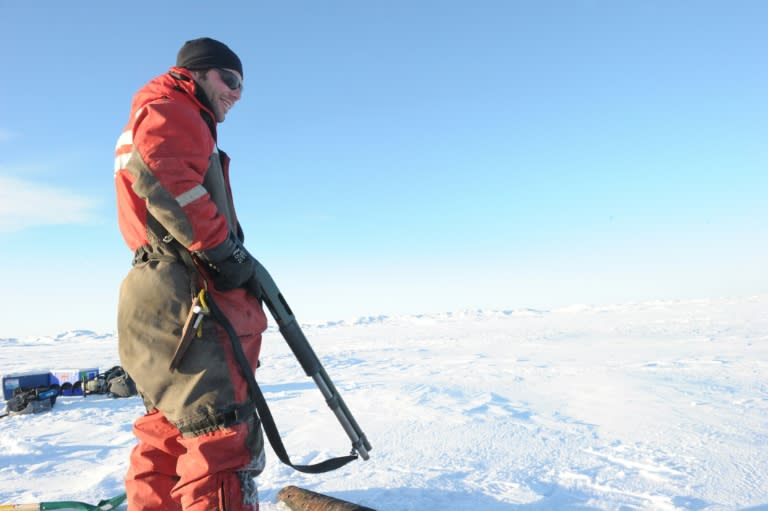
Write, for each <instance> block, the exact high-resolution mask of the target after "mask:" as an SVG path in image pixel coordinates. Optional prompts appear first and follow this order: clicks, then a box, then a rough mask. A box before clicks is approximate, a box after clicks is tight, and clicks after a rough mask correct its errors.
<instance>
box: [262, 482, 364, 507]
mask: <svg viewBox="0 0 768 511" xmlns="http://www.w3.org/2000/svg"><path fill="white" fill-rule="evenodd" d="M277 499H278V500H280V501H282V502H283V503H284V504H285V505H286V506H288V507H289V508H291V510H292V511H376V510H375V509H372V508H370V507H365V506H359V505H357V504H353V503H352V502H347V501H346V500H339V499H336V498H333V497H329V496H328V495H323V494H321V493H315V492H313V491H309V490H305V489H303V488H299V487H297V486H286V487H285V488H283V489H282V490H280V491H279V492H278V494H277Z"/></svg>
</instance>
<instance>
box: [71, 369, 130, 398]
mask: <svg viewBox="0 0 768 511" xmlns="http://www.w3.org/2000/svg"><path fill="white" fill-rule="evenodd" d="M137 393H138V392H137V391H136V384H135V383H134V382H133V380H132V379H131V377H130V376H129V375H128V373H126V372H125V369H123V368H122V367H121V366H115V367H113V368H112V369H110V370H108V371H105V372H103V373H101V374H99V375H98V376H96V377H95V378H92V379H90V380H87V381H86V382H84V390H83V396H87V395H88V394H107V395H108V396H110V397H131V396H135V395H136V394H137Z"/></svg>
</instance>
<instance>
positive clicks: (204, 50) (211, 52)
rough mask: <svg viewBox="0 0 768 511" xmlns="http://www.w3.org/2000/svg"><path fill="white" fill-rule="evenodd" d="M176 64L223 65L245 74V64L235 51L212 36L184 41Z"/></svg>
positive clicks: (181, 65)
mask: <svg viewBox="0 0 768 511" xmlns="http://www.w3.org/2000/svg"><path fill="white" fill-rule="evenodd" d="M176 66H177V67H185V68H187V69H210V68H212V67H221V68H226V69H234V70H235V71H237V72H238V73H240V76H243V65H242V64H241V63H240V58H239V57H238V56H237V55H235V52H233V51H232V50H230V49H229V47H228V46H227V45H226V44H224V43H221V42H219V41H217V40H215V39H211V38H210V37H201V38H199V39H193V40H191V41H187V42H186V43H184V46H182V47H181V49H180V50H179V54H178V55H177V56H176ZM243 78H245V77H244V76H243Z"/></svg>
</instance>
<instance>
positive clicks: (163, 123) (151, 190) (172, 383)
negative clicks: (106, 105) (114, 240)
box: [115, 38, 267, 511]
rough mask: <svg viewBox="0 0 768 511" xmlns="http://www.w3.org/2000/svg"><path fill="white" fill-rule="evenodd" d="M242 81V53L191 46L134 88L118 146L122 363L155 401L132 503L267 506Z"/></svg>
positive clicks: (142, 424) (132, 483) (196, 509)
mask: <svg viewBox="0 0 768 511" xmlns="http://www.w3.org/2000/svg"><path fill="white" fill-rule="evenodd" d="M242 87H243V68H242V64H241V62H240V59H239V58H238V56H237V55H236V54H235V53H234V52H233V51H232V50H231V49H230V48H229V47H227V46H226V45H225V44H223V43H221V42H219V41H216V40H214V39H210V38H200V39H195V40H192V41H188V42H186V43H185V44H184V45H183V46H182V48H181V49H180V51H179V53H178V56H177V61H176V66H174V67H172V68H171V69H170V70H169V72H168V73H166V74H163V75H161V76H158V77H156V78H154V79H153V80H151V81H150V82H149V83H147V84H146V85H145V86H144V87H142V88H141V90H139V92H138V93H137V94H136V95H135V96H134V98H133V103H132V106H131V113H130V117H129V121H128V124H127V126H126V128H125V130H124V132H123V133H122V135H121V136H120V138H119V140H118V143H117V148H116V162H115V181H116V190H117V208H118V221H119V225H120V230H121V232H122V234H123V237H124V239H125V241H126V243H127V245H128V247H129V248H130V249H131V250H132V251H134V252H135V257H134V261H133V267H132V269H131V270H130V272H129V273H128V275H127V276H126V278H125V280H124V281H123V284H122V286H121V288H120V303H119V310H118V337H119V351H120V362H121V364H122V366H123V367H124V368H125V369H126V371H127V372H128V373H129V374H130V375H131V377H132V378H133V379H134V380H135V382H136V385H137V388H138V390H139V392H140V393H141V396H142V398H143V399H144V404H145V406H146V408H147V414H146V415H145V416H143V417H141V418H139V419H138V420H137V421H136V422H135V424H134V426H133V432H134V434H135V436H136V437H137V439H138V444H137V445H136V447H135V448H134V449H133V451H132V453H131V458H130V467H129V470H128V474H127V476H126V491H127V494H128V509H129V511H155V510H157V511H160V510H163V511H167V510H186V511H211V510H224V509H226V510H227V511H233V510H251V511H252V510H258V494H257V491H256V483H255V482H254V477H255V476H256V475H258V474H259V473H260V472H261V471H262V470H263V467H264V442H263V437H262V433H261V426H260V423H259V420H258V418H257V417H256V415H255V413H254V408H253V404H252V400H251V398H250V396H249V393H248V383H247V380H246V375H245V369H246V368H247V369H248V370H250V371H251V377H252V375H253V371H254V370H255V368H256V366H257V365H258V357H259V350H260V348H261V334H262V332H263V331H264V330H265V329H266V325H267V320H266V317H265V315H264V311H263V309H262V307H261V303H260V301H259V298H258V296H257V295H258V292H257V291H256V290H257V289H258V286H257V284H256V283H255V279H254V270H255V260H254V259H253V257H252V256H251V255H250V254H249V253H248V252H247V251H246V250H245V248H244V247H243V234H242V229H241V228H240V224H239V223H238V221H237V217H236V215H235V209H234V206H233V203H232V192H231V190H230V185H229V157H228V156H227V155H226V154H225V153H224V152H223V151H220V150H219V149H218V146H217V138H216V127H217V123H219V122H223V121H224V119H225V118H226V116H227V114H228V113H229V111H230V110H231V109H232V107H233V106H234V105H235V104H236V103H237V102H238V101H239V100H240V97H241V95H242V90H243V89H242ZM246 360H247V362H245V361H246ZM244 366H245V368H244ZM248 366H250V367H248Z"/></svg>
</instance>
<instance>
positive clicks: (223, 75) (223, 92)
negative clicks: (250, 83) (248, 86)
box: [195, 68, 243, 122]
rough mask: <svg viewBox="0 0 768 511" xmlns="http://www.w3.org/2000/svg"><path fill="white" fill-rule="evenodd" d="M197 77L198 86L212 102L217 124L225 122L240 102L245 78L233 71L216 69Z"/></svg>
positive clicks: (199, 74)
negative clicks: (232, 109)
mask: <svg viewBox="0 0 768 511" xmlns="http://www.w3.org/2000/svg"><path fill="white" fill-rule="evenodd" d="M195 77H196V79H197V84H198V85H199V86H200V87H201V88H202V89H203V91H204V92H205V95H206V96H208V100H209V101H210V102H211V106H212V107H213V113H214V115H215V116H216V122H224V119H225V118H226V116H227V112H229V110H230V109H231V108H232V107H233V106H234V105H235V103H237V102H238V101H239V100H240V97H241V95H242V93H243V77H242V76H240V73H238V72H237V71H235V70H233V69H216V68H214V69H209V70H208V71H207V72H198V73H196V74H195ZM232 87H234V88H232Z"/></svg>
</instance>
